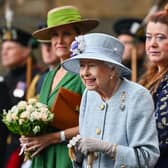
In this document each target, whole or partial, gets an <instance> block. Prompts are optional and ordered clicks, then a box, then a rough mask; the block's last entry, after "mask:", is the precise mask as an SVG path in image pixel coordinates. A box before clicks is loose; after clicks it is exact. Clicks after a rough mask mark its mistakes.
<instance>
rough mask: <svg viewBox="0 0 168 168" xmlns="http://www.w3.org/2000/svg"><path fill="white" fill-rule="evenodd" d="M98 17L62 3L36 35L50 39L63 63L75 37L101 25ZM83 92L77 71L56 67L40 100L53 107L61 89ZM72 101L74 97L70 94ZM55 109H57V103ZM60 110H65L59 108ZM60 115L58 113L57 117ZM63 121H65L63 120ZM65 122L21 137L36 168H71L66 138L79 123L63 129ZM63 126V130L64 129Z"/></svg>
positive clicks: (43, 88)
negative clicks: (30, 153)
mask: <svg viewBox="0 0 168 168" xmlns="http://www.w3.org/2000/svg"><path fill="white" fill-rule="evenodd" d="M98 23H99V22H98V21H97V20H93V19H82V18H81V15H80V13H79V11H78V9H77V8H75V7H73V6H63V7H58V8H54V9H52V10H50V11H49V12H48V17H47V25H48V27H47V28H43V29H41V30H37V31H35V32H34V33H33V36H34V37H36V38H37V39H39V40H51V45H52V46H53V47H54V49H55V54H56V55H57V56H58V57H59V58H60V63H62V62H63V61H64V60H65V59H67V58H69V57H70V45H71V43H72V41H73V40H74V39H75V37H76V36H77V35H79V34H84V33H87V32H89V31H90V30H92V29H93V28H95V27H96V26H97V25H98ZM62 87H63V88H66V89H68V90H69V91H71V92H73V93H77V94H79V95H82V93H83V91H84V89H85V87H84V85H83V84H82V81H81V80H80V77H79V76H78V75H76V74H73V73H70V72H67V71H66V70H65V69H63V67H61V66H57V67H56V68H55V69H54V70H53V71H51V72H49V73H48V75H47V76H46V77H45V81H44V82H43V86H42V89H41V93H40V101H41V102H43V103H45V104H47V105H48V107H49V108H50V109H52V106H53V104H54V100H55V97H56V95H57V93H58V91H59V90H60V88H62ZM69 99H70V101H73V99H74V98H73V96H72V97H69ZM55 110H58V108H57V106H55ZM59 113H64V110H60V111H59ZM56 117H58V115H55V118H56ZM60 123H62V121H60ZM64 126H65V125H63V124H62V125H59V126H58V125H57V124H56V126H55V127H52V128H51V130H50V133H48V134H45V135H41V136H37V137H21V138H20V142H21V145H22V144H26V150H27V151H31V152H32V157H33V159H32V167H33V168H71V167H72V164H71V161H70V159H69V156H68V149H67V141H68V140H69V139H71V138H72V137H73V136H75V135H76V134H77V133H78V124H76V125H75V126H73V127H69V128H64ZM61 127H63V128H64V129H62V128H61Z"/></svg>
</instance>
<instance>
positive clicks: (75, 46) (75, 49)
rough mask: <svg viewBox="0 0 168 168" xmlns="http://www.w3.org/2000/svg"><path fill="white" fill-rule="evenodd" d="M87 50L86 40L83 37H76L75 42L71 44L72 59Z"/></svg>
mask: <svg viewBox="0 0 168 168" xmlns="http://www.w3.org/2000/svg"><path fill="white" fill-rule="evenodd" d="M84 50H85V40H84V37H83V36H82V35H80V36H78V37H75V41H73V42H72V44H71V49H70V51H71V52H72V54H71V57H74V56H76V55H78V54H81V53H82V52H83V51H84Z"/></svg>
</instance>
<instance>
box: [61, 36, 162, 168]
mask: <svg viewBox="0 0 168 168" xmlns="http://www.w3.org/2000/svg"><path fill="white" fill-rule="evenodd" d="M71 50H72V57H71V58H70V59H68V60H66V61H65V62H64V63H63V67H64V68H65V69H67V70H68V71H71V72H74V73H79V74H80V76H81V79H82V81H83V82H84V84H85V85H86V90H85V92H84V94H83V97H82V102H81V107H80V118H79V127H80V130H79V131H80V136H76V137H74V138H73V139H72V140H71V141H70V142H69V145H68V147H69V148H70V149H69V152H70V157H71V159H72V160H73V163H74V167H75V168H77V167H82V168H86V167H89V166H90V167H92V168H138V167H139V166H141V167H145V165H148V167H150V168H152V167H154V165H155V164H156V162H157V160H158V157H159V148H158V139H157V131H156V125H155V119H154V106H153V101H152V97H151V95H150V93H149V92H148V91H147V90H146V89H145V88H143V87H142V86H140V85H138V84H136V83H133V82H131V81H128V80H127V79H125V78H124V76H125V75H128V74H129V73H130V71H129V69H128V68H126V67H125V66H124V65H122V64H121V56H122V53H123V50H124V47H123V45H122V44H121V42H119V41H118V40H117V39H116V38H114V37H112V36H110V35H106V34H101V33H92V34H88V35H84V36H79V37H77V38H76V41H74V42H73V43H72V46H71ZM136 147H138V149H141V150H138V155H136V154H135V150H134V149H135V148H136ZM138 158H139V160H140V161H139V164H140V165H138V161H137V160H138Z"/></svg>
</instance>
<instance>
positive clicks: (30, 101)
mask: <svg viewBox="0 0 168 168" xmlns="http://www.w3.org/2000/svg"><path fill="white" fill-rule="evenodd" d="M28 103H29V104H35V103H37V100H36V99H35V98H31V99H29V100H28Z"/></svg>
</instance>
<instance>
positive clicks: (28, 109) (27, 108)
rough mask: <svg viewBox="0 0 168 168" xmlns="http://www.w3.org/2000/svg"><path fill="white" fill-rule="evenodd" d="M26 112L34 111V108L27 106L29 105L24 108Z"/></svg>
mask: <svg viewBox="0 0 168 168" xmlns="http://www.w3.org/2000/svg"><path fill="white" fill-rule="evenodd" d="M26 110H27V111H28V112H29V113H31V112H33V111H34V107H33V106H32V105H31V104H29V105H28V106H27V107H26Z"/></svg>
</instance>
